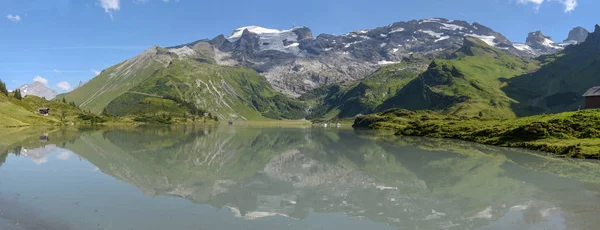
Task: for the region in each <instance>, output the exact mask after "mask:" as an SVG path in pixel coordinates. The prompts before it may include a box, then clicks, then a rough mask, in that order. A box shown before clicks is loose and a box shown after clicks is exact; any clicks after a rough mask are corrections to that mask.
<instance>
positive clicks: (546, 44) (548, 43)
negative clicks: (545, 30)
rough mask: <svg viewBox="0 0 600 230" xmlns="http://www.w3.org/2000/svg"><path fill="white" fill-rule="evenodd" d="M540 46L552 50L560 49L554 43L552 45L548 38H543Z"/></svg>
mask: <svg viewBox="0 0 600 230" xmlns="http://www.w3.org/2000/svg"><path fill="white" fill-rule="evenodd" d="M542 45H544V46H546V47H550V48H553V49H560V47H559V46H557V45H556V43H554V41H552V40H550V39H548V38H544V42H542Z"/></svg>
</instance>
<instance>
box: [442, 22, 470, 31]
mask: <svg viewBox="0 0 600 230" xmlns="http://www.w3.org/2000/svg"><path fill="white" fill-rule="evenodd" d="M440 24H442V25H443V27H442V28H441V29H443V30H463V29H465V27H463V26H459V25H454V24H448V23H441V22H440Z"/></svg>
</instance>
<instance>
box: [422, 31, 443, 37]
mask: <svg viewBox="0 0 600 230" xmlns="http://www.w3.org/2000/svg"><path fill="white" fill-rule="evenodd" d="M419 32H421V33H426V34H429V35H431V36H433V37H436V38H440V37H442V35H444V33H436V32H433V31H431V30H419Z"/></svg>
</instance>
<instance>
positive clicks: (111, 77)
mask: <svg viewBox="0 0 600 230" xmlns="http://www.w3.org/2000/svg"><path fill="white" fill-rule="evenodd" d="M203 52H206V49H205V47H203V45H202V44H197V45H195V46H193V49H192V48H189V47H187V46H184V47H181V48H170V49H166V48H161V47H158V46H154V47H151V48H150V49H148V50H146V51H144V52H143V53H141V54H140V55H138V56H136V57H134V58H132V59H130V60H127V61H125V62H122V63H120V64H117V65H116V66H113V67H111V68H109V69H106V70H104V71H102V73H100V75H98V76H97V77H95V78H94V79H92V80H90V81H89V82H87V83H85V84H83V85H82V86H80V87H78V88H77V89H75V90H73V91H72V92H70V93H68V94H66V95H65V97H66V99H67V100H68V101H75V103H76V104H78V105H79V106H80V107H81V108H83V109H85V110H91V111H92V112H95V113H100V112H101V111H103V110H104V109H105V108H106V109H107V111H108V112H109V113H110V114H113V115H120V116H122V115H147V114H151V115H154V114H156V113H158V112H161V113H165V112H166V113H170V114H172V113H175V112H177V113H178V114H177V115H182V114H183V113H184V112H193V111H192V110H196V108H200V109H201V110H203V109H205V110H208V111H207V112H210V113H212V114H214V115H215V116H218V117H219V118H221V119H235V120H237V119H239V120H248V119H261V118H262V117H268V118H275V119H281V118H288V119H300V118H303V117H304V116H305V115H304V105H303V104H302V103H300V102H297V101H292V100H291V99H289V98H287V97H285V96H284V95H282V94H281V93H278V92H276V91H275V90H273V88H271V87H270V85H269V83H268V82H267V81H266V80H265V78H264V77H262V76H260V75H259V74H257V73H256V72H255V71H253V70H250V69H246V68H243V67H230V66H223V65H218V64H216V63H215V60H213V59H210V58H207V57H206V56H205V55H204V53H203Z"/></svg>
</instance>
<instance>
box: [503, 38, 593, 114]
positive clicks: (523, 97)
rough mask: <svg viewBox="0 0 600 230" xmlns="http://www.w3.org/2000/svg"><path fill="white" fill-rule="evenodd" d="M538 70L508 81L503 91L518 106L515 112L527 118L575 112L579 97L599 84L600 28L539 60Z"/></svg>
mask: <svg viewBox="0 0 600 230" xmlns="http://www.w3.org/2000/svg"><path fill="white" fill-rule="evenodd" d="M540 59H541V60H542V61H544V62H545V63H547V64H545V65H544V66H543V67H542V68H541V69H540V70H539V71H536V72H534V73H531V74H526V75H523V76H519V77H516V78H513V79H511V81H509V85H508V87H505V88H504V89H503V90H504V91H505V92H506V94H507V95H509V96H510V97H513V98H515V99H516V100H517V101H520V102H521V103H518V104H514V105H513V107H514V109H515V111H517V112H519V113H521V114H524V115H528V114H532V113H541V112H562V111H568V110H575V109H577V108H578V107H579V106H580V105H583V99H582V97H581V95H583V93H585V91H586V90H587V89H589V88H591V87H592V86H598V85H600V26H596V31H595V32H594V33H592V34H590V35H589V36H588V39H587V40H586V41H585V42H583V43H580V44H578V45H572V46H569V47H567V48H566V49H565V50H564V51H562V52H560V53H557V54H554V55H550V56H545V57H541V58H540Z"/></svg>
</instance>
